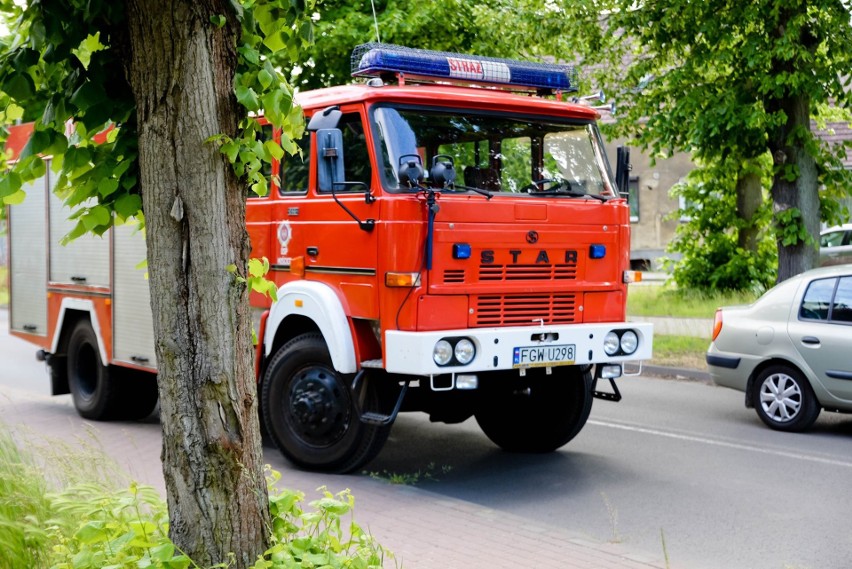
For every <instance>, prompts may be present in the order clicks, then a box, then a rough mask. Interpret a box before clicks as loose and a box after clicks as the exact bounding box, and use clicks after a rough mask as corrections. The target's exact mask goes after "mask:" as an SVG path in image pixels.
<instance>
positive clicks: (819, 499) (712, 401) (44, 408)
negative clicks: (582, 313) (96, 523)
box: [0, 310, 852, 569]
mask: <svg viewBox="0 0 852 569" xmlns="http://www.w3.org/2000/svg"><path fill="white" fill-rule="evenodd" d="M6 318H7V314H6V312H5V311H3V310H0V393H2V391H3V390H7V391H8V392H10V393H11V392H12V390H14V392H15V393H16V394H19V393H21V392H22V390H23V392H28V393H31V394H32V397H34V398H38V399H39V401H40V403H39V405H38V406H37V408H36V409H37V411H36V412H34V411H32V410H29V411H28V413H30V414H31V415H29V416H28V417H26V418H23V419H22V418H20V417H17V418H16V419H15V420H16V421H22V420H26V421H27V422H28V425H29V428H30V429H31V430H33V431H36V432H38V431H39V428H40V427H39V425H40V424H41V423H44V422H46V421H47V420H48V418H50V417H56V416H61V417H62V421H65V422H67V424H68V425H69V426H70V425H74V426H75V427H79V424H80V423H82V421H80V420H79V419H78V418H77V417H76V415H75V414H74V412H73V409H71V407H70V400H69V398H68V396H63V397H58V398H53V399H43V395H46V394H47V392H48V381H47V375H46V372H45V371H44V369H43V364H39V363H38V362H36V361H35V359H34V357H33V354H34V351H35V350H34V348H33V347H32V346H30V345H29V344H26V343H24V342H21V341H19V340H17V339H14V338H10V337H9V336H8V335H7V332H6V330H7V322H6ZM619 386H620V389H621V390H622V393H623V395H624V400H623V401H622V402H620V403H610V402H605V401H596V402H595V405H594V407H593V409H592V415H591V418H590V420H589V423H588V424H587V426H586V428H585V429H584V430H583V431H582V432H581V433H580V434H579V435H578V437H577V438H576V439H575V440H574V441H572V442H571V443H570V444H569V445H568V446H566V447H565V448H563V449H562V450H560V451H559V452H556V453H553V454H550V455H541V456H517V455H510V454H506V453H503V452H501V451H500V450H498V449H497V448H495V447H494V446H493V445H492V444H491V443H490V442H489V441H488V439H486V438H485V436H484V435H482V434H481V432H480V431H479V429H478V427H477V426H476V423H475V422H473V421H467V422H465V423H463V424H461V425H444V424H431V423H429V421H428V419H427V418H426V417H425V416H422V415H419V414H418V415H405V416H402V417H400V419H399V420H398V421H397V424H396V425H395V426H394V429H393V432H392V434H391V437H390V440H389V441H388V444H387V446H386V447H385V449H384V451H383V452H382V453H381V454H380V456H379V457H378V458H377V459H376V460H374V461H373V462H372V463H371V464H369V465H368V467H367V468H366V470H365V472H364V473H361V474H358V475H350V476H347V477H334V478H333V480H334V484H333V485H334V486H335V487H347V486H348V487H351V488H353V490H355V491H356V495H357V489H358V488H359V486H360V487H364V485H365V484H368V483H373V484H375V481H374V480H372V479H371V476H370V474H371V473H372V477H373V478H390V477H392V476H395V477H397V478H402V479H403V480H408V481H411V480H412V479H413V478H414V475H415V473H418V472H419V473H420V481H419V482H418V483H417V488H418V489H419V490H420V491H422V492H421V493H420V494H419V496H421V497H423V496H425V497H426V498H427V499H428V500H434V501H441V500H447V499H452V500H459V501H462V502H464V503H468V504H471V505H472V506H473V505H475V506H477V507H482V506H484V507H487V508H489V509H490V510H491V511H493V512H495V515H494V517H493V519H494V523H495V524H500V523H504V522H505V520H504V519H503V518H501V516H500V514H501V513H505V514H506V518H505V519H506V520H510V521H511V523H516V524H517V523H520V524H526V523H529V524H530V525H535V526H546V527H554V528H560V529H564V530H569V531H571V532H575V533H577V534H580V535H582V536H587V537H588V538H589V539H591V540H596V541H599V542H617V543H620V544H622V545H623V546H624V547H626V548H628V549H630V550H635V551H642V552H649V553H650V554H651V555H652V556H656V557H657V558H667V559H668V562H669V564H670V565H669V566H670V567H672V568H673V569H675V568H682V569H700V568H724V569H736V568H750V569H763V568H766V569H792V568H796V569H805V568H810V569H828V568H847V567H852V521H850V516H849V512H850V503H852V500H850V498H849V496H850V490H849V488H850V486H852V416H849V417H847V416H842V415H834V414H826V413H823V414H822V415H821V417H820V419H819V420H818V421H817V423H816V426H815V428H814V430H813V431H812V432H810V433H808V434H803V435H796V434H785V433H777V432H774V431H771V430H769V429H767V428H765V427H763V425H762V423H760V422H759V420H758V419H757V416H756V415H755V413H754V412H753V411H752V410H746V409H745V408H744V407H743V404H742V395H741V394H739V393H737V392H733V391H729V390H726V389H722V388H717V387H713V386H709V385H706V384H703V383H699V382H689V381H675V380H663V379H656V378H646V377H642V378H630V379H622V380H621V381H620V382H619ZM42 414H43V415H42ZM120 430H121V432H122V433H124V435H123V436H129V437H131V438H132V439H134V440H135V439H137V438H138V440H139V441H143V440H144V441H148V442H140V443H139V444H146V445H157V442H156V436H155V434H156V431H157V425H156V422H155V421H151V420H149V421H147V422H145V423H141V424H123V425H121V426H120ZM127 433H130V434H129V435H128V434H127ZM152 434H153V435H154V436H153V440H154V442H151V440H152V439H151V436H152ZM144 437H147V438H144ZM149 450H150V449H149ZM151 452H156V451H151ZM266 452H267V460H269V461H270V462H271V463H273V466H275V467H277V468H286V464H285V463H284V461H283V459H281V457H280V455H278V453H277V452H276V451H275V450H274V449H273V448H270V447H267V449H266ZM129 467H130V469H131V470H132V471H133V474H134V475H136V476H139V477H140V478H141V479H142V480H143V481H148V482H149V483H151V481H150V480H146V478H148V479H156V478H157V476H158V472H157V471H158V465H157V464H151V463H148V464H145V465H140V464H135V463H134V464H133V465H129ZM290 478H291V479H292V480H293V481H294V483H295V484H302V485H303V486H302V488H303V489H306V490H310V489H312V488H311V484H313V487H316V486H319V485H321V484H325V483H327V477H326V478H322V477H321V476H320V475H311V474H307V473H294V474H292V475H291V476H290ZM154 483H155V485H156V481H155V482H154ZM410 514H411V515H414V516H416V515H417V512H410ZM386 541H387V539H386ZM390 541H391V542H392V541H393V536H391V537H390Z"/></svg>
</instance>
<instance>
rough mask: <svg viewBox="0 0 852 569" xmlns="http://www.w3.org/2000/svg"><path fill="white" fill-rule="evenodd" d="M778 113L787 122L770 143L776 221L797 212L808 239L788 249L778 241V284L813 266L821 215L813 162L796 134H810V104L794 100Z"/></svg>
mask: <svg viewBox="0 0 852 569" xmlns="http://www.w3.org/2000/svg"><path fill="white" fill-rule="evenodd" d="M778 109H779V110H781V111H783V112H784V113H785V114H786V116H787V121H786V123H785V124H783V125H782V126H780V127H779V128H777V129H776V130H775V132H774V133H773V135H772V136H771V137H770V139H769V149H770V151H771V152H772V157H773V160H774V161H775V166H776V172H775V176H774V178H773V180H772V190H771V195H772V201H773V202H774V208H775V215H776V218H777V216H778V215H779V214H780V213H781V212H784V211H787V210H789V209H792V208H796V209H798V210H799V212H800V213H801V218H800V220H801V221H800V222H801V223H802V224H804V227H805V229H806V231H807V233H808V235H809V236H810V237H811V241H809V242H807V241H803V240H801V239H800V240H798V241H797V242H796V243H794V244H791V245H784V244H783V243H782V241H781V239H778V282H781V281H783V280H786V279H789V278H790V277H792V276H794V275H797V274H799V273H802V272H804V271H807V270H809V269H812V268H814V267H815V266H816V263H817V258H818V255H817V246H816V243H818V237H819V219H820V214H819V185H818V184H819V180H818V175H817V167H816V162H815V161H814V158H813V156H811V155H810V154H808V152H807V149H806V148H805V143H804V141H803V140H801V137H800V135H798V134H795V133H801V132H805V131H806V132H808V133H810V101H809V99H808V98H807V97H806V96H793V97H789V98H785V99H781V100H780V101H778ZM785 165H793V166H795V167H796V169H797V170H798V175H797V176H796V178H795V179H794V180H792V181H791V180H788V179H787V178H786V177H785V172H784V166H785Z"/></svg>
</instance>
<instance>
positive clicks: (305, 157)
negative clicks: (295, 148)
mask: <svg viewBox="0 0 852 569" xmlns="http://www.w3.org/2000/svg"><path fill="white" fill-rule="evenodd" d="M296 144H298V145H299V148H300V149H301V150H302V155H301V156H299V155H298V154H295V155H293V156H289V155H288V156H285V157H284V158H282V160H281V166H280V170H281V187H280V188H279V189H278V191H279V193H280V194H281V195H282V196H284V195H291V194H297V193H302V194H304V193H305V192H307V191H308V176H309V175H310V171H311V137H310V134H309V133H307V132H306V133H305V136H303V137H302V138H300V139H298V140H297V141H296Z"/></svg>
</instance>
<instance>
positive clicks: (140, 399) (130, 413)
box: [110, 367, 159, 421]
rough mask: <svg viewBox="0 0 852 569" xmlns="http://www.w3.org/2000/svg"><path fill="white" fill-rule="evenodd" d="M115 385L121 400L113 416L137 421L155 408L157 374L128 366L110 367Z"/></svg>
mask: <svg viewBox="0 0 852 569" xmlns="http://www.w3.org/2000/svg"><path fill="white" fill-rule="evenodd" d="M110 377H114V378H115V379H114V381H115V383H116V384H117V385H116V387H117V388H118V389H119V390H120V391H121V402H120V403H119V404H118V407H117V408H116V412H115V414H114V417H115V418H117V419H127V420H131V421H137V420H139V419H144V418H146V417H148V416H149V415H151V413H153V412H154V409H156V408H157V401H158V400H159V393H158V392H157V374H155V373H150V372H147V371H141V370H136V369H130V368H119V367H112V368H110Z"/></svg>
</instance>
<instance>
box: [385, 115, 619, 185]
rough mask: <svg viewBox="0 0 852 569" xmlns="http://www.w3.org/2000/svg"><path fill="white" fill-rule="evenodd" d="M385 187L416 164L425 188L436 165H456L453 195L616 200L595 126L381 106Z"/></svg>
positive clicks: (392, 183) (397, 183)
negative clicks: (483, 193) (481, 193)
mask: <svg viewBox="0 0 852 569" xmlns="http://www.w3.org/2000/svg"><path fill="white" fill-rule="evenodd" d="M372 119H373V121H372V122H373V128H374V136H375V138H376V140H377V144H378V147H379V148H378V151H379V154H378V155H379V157H380V160H381V161H382V175H383V183H384V185H385V187H386V188H388V189H391V190H397V189H408V186H406V185H402V186H401V185H400V182H399V173H400V169H404V168H405V165H406V163H407V162H410V161H412V160H413V161H416V162H418V163H419V164H420V165H421V166H422V167H423V170H424V174H425V180H424V184H425V185H427V186H429V185H432V184H431V183H430V179H429V169H430V166H431V165H432V163H433V161H434V160H435V159H436V157H437V160H438V161H440V162H447V161H452V163H453V167H454V170H455V173H456V179H455V183H454V184H453V185H452V186H450V188H449V189H451V190H452V189H455V190H459V191H467V190H487V191H489V192H495V193H498V194H499V193H514V194H517V193H522V194H526V195H529V196H531V197H537V196H538V197H543V196H553V195H570V196H585V195H591V196H598V197H600V196H603V197H609V196H615V195H616V193H615V191H614V189H613V188H614V184H613V183H612V175H611V171H610V168H609V164H608V162H607V160H606V154H605V152H604V149H603V144H602V142H601V138H600V134H599V132H598V130H597V127H596V126H595V125H594V124H593V123H581V124H578V123H576V122H575V123H567V122H556V121H554V120H553V119H548V118H530V117H527V116H505V115H495V114H487V113H477V112H473V111H461V110H457V109H454V110H452V111H448V110H429V109H423V108H406V107H393V106H379V107H377V108H375V109H374V110H373V113H372Z"/></svg>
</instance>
